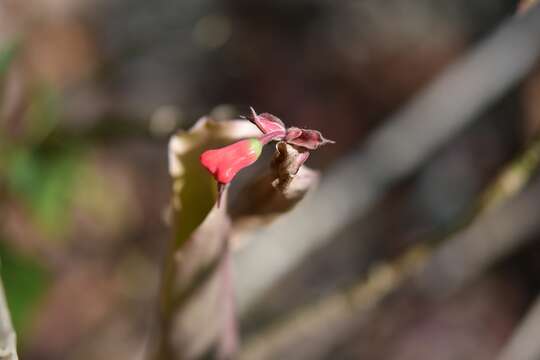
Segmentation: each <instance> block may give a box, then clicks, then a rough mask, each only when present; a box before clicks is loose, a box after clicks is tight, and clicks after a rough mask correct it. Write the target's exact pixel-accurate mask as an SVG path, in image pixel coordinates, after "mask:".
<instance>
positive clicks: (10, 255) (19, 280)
mask: <svg viewBox="0 0 540 360" xmlns="http://www.w3.org/2000/svg"><path fill="white" fill-rule="evenodd" d="M0 260H1V270H0V273H1V274H2V280H3V282H4V286H5V290H6V296H7V301H8V304H9V308H10V311H11V316H12V319H13V326H14V327H15V330H16V332H17V334H18V335H19V337H24V333H25V329H26V328H27V326H28V325H29V322H30V320H31V318H32V315H33V312H34V310H36V306H37V305H38V304H39V301H40V300H41V298H42V295H43V293H44V292H45V290H46V289H47V287H48V283H49V279H48V275H47V273H46V272H45V270H44V269H43V268H42V267H41V266H39V264H38V262H36V261H35V260H33V259H30V258H27V257H23V256H21V255H19V254H17V253H15V252H13V251H12V250H10V249H8V248H7V246H5V245H4V244H2V245H1V246H0Z"/></svg>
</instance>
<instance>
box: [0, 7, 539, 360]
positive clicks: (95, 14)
mask: <svg viewBox="0 0 540 360" xmlns="http://www.w3.org/2000/svg"><path fill="white" fill-rule="evenodd" d="M517 6H518V1H516V0H475V1H465V0H448V1H437V2H433V1H424V0H416V1H405V0H390V1H384V2H381V1H375V0H362V1H353V0H344V1H331V0H297V1H285V0H259V1H250V0H223V1H217V0H198V1H194V0H182V1H180V0H155V1H146V0H114V1H110V0H109V1H107V0H24V1H20V0H0V259H1V261H2V262H1V275H2V279H3V282H4V285H5V288H6V293H7V299H8V303H9V306H10V310H11V312H12V317H13V321H14V325H15V328H16V330H17V332H18V341H19V347H20V354H21V357H22V358H23V359H36V360H37V359H135V358H138V357H137V356H140V354H141V351H142V349H143V344H144V339H145V336H146V335H147V333H148V329H149V328H150V326H151V322H152V313H153V311H154V310H153V308H154V305H155V294H156V293H157V290H158V278H159V271H160V266H161V260H162V258H163V252H164V249H165V247H166V244H167V241H168V239H169V238H170V230H169V228H168V226H167V225H166V222H165V220H164V219H165V216H164V213H165V209H166V208H167V205H168V203H169V198H170V179H169V174H168V171H167V157H166V151H167V142H168V139H169V136H170V135H171V134H172V133H174V132H175V131H176V130H177V129H188V128H189V127H190V126H191V125H192V124H193V123H194V122H195V121H196V120H197V119H198V118H199V117H201V116H203V115H205V114H212V116H214V117H216V118H219V119H221V118H232V117H236V116H238V115H239V114H247V113H248V109H249V106H253V107H254V108H255V109H256V110H258V111H260V112H271V113H273V114H275V115H277V116H279V117H280V118H281V119H282V120H284V121H285V122H286V123H287V124H288V125H295V126H299V127H307V128H312V129H318V130H320V131H321V132H322V133H323V134H324V135H325V136H326V137H328V138H330V139H333V140H336V141H337V144H335V145H333V146H328V147H325V148H323V149H321V150H319V151H317V152H315V153H314V154H313V155H312V156H311V157H310V159H309V162H308V165H309V166H310V167H313V168H316V169H320V170H321V172H322V174H323V175H322V176H323V180H322V181H323V183H324V181H325V180H324V179H325V176H326V175H327V174H330V175H332V174H334V175H335V173H334V172H335V171H339V167H338V168H336V167H335V164H342V165H340V166H346V163H347V161H348V160H347V159H349V157H350V156H351V154H356V153H358V152H360V151H361V149H362V145H363V144H364V143H365V141H366V139H369V138H370V136H372V135H373V134H374V133H375V132H377V131H378V130H380V129H381V128H383V127H384V126H387V125H388V122H391V121H392V119H393V118H391V117H390V116H391V115H392V114H395V113H396V112H398V111H399V110H400V109H402V108H403V107H404V106H406V104H408V103H409V102H410V101H411V100H412V99H414V98H415V96H417V95H418V94H419V93H420V92H421V90H422V89H425V88H426V86H429V84H431V83H432V82H433V81H434V79H436V78H437V77H438V76H439V75H440V74H442V73H443V72H444V71H445V70H447V69H448V66H449V65H450V64H453V63H454V62H455V61H457V60H458V59H461V58H462V57H463V56H466V55H467V54H468V52H469V51H471V49H474V48H475V47H476V46H477V45H478V44H480V43H482V41H484V40H485V39H488V38H489V37H490V36H492V34H493V33H494V31H495V30H496V29H497V28H498V27H499V26H501V24H503V23H505V22H507V21H509V20H510V19H511V18H512V17H513V16H514V14H515V11H516V8H517ZM518 61H519V60H518ZM485 66H489V64H485ZM529 67H530V69H528V71H527V75H526V76H525V77H524V78H521V79H520V80H519V81H517V82H516V83H512V84H510V85H508V86H506V87H505V89H504V91H502V92H501V94H498V95H497V96H493V98H492V99H491V100H490V102H489V106H488V107H487V108H485V109H482V111H479V112H477V113H476V114H474V116H473V117H472V118H471V119H470V120H469V121H468V122H467V123H466V124H465V125H464V126H463V127H461V128H460V129H459V131H457V132H455V133H453V134H452V136H449V140H448V141H446V140H445V141H441V142H440V144H438V145H439V146H437V147H436V149H435V150H434V151H432V152H431V153H429V154H425V156H424V157H425V160H424V161H422V163H421V164H419V166H417V167H416V168H414V169H411V171H410V172H408V173H407V174H406V176H402V177H400V178H399V179H395V180H396V181H393V182H392V184H391V186H388V187H387V188H385V190H387V191H385V192H384V194H382V195H381V196H380V198H378V199H377V201H374V202H373V203H372V204H371V205H370V207H369V209H367V211H365V212H362V213H358V214H355V213H352V214H349V217H348V218H347V219H346V221H345V222H344V223H343V224H338V225H339V226H337V231H332V234H331V235H329V236H327V239H325V241H324V243H317V246H312V247H309V246H308V248H307V249H306V251H304V253H303V255H304V256H303V257H301V258H300V259H299V260H298V261H296V262H295V263H294V264H292V265H291V264H289V266H288V267H287V269H286V271H285V270H284V272H283V273H284V275H282V276H279V278H277V279H273V280H272V281H269V282H264V281H262V280H261V281H262V282H264V284H265V288H264V289H263V290H261V292H260V293H259V294H258V296H256V297H253V298H254V299H255V300H253V301H251V302H250V304H249V307H246V308H242V309H241V314H242V321H241V328H242V334H243V337H244V339H245V342H244V344H245V349H246V350H245V351H246V353H245V355H244V356H245V358H251V359H262V358H268V359H302V358H306V359H319V358H320V359H357V358H358V359H477V360H481V359H495V358H496V356H497V354H498V353H499V352H500V351H501V349H503V347H504V346H505V344H507V342H508V341H509V339H511V338H512V335H513V334H515V330H516V329H517V328H519V324H520V322H521V321H522V319H524V318H525V317H526V314H527V313H528V310H529V309H530V307H531V304H533V302H534V300H535V296H536V295H537V294H538V290H539V286H540V267H539V264H540V245H539V244H538V241H537V239H538V237H539V235H540V229H537V228H536V227H534V226H532V225H534V224H535V221H534V219H532V220H530V221H529V222H527V223H526V224H525V225H523V226H524V227H526V229H527V231H525V230H522V229H521V228H520V229H515V233H516V234H519V236H518V235H516V236H515V237H512V236H510V237H509V238H512V240H511V241H509V244H510V245H508V246H506V247H504V248H503V250H501V251H497V252H496V254H491V253H490V252H489V251H486V253H488V255H486V256H489V259H488V260H485V259H484V258H481V259H482V261H484V260H485V262H483V263H482V264H484V265H485V266H483V265H482V266H480V265H479V267H480V268H481V269H479V270H477V271H475V276H474V278H473V277H472V276H471V281H463V286H461V285H460V286H456V289H455V291H452V293H451V294H449V295H447V296H446V295H445V296H443V297H442V298H441V297H430V296H427V297H421V298H419V297H418V295H417V294H413V295H410V294H409V293H408V291H407V286H404V287H401V288H400V289H401V290H399V291H394V288H397V287H399V286H401V284H398V283H399V282H400V281H399V279H401V275H400V274H401V271H402V270H403V271H405V272H408V271H409V270H410V269H409V268H411V267H414V265H410V264H411V263H413V264H415V263H417V262H423V261H427V262H428V264H430V263H429V259H430V258H431V257H432V256H433V257H434V258H435V259H439V257H437V256H438V251H439V247H442V248H443V249H444V246H445V244H446V243H447V242H449V241H452V239H453V237H454V235H455V234H456V232H459V231H461V230H462V229H463V228H464V227H465V226H466V225H468V224H471V223H473V224H474V221H475V219H477V218H482V217H483V216H484V207H483V206H482V204H484V203H483V202H482V201H485V202H488V203H489V202H490V201H491V198H490V196H492V197H497V196H499V195H498V194H499V193H497V192H496V190H497V187H495V190H493V189H494V188H493V184H495V185H497V184H498V183H497V179H498V174H500V173H501V171H504V169H507V167H508V165H509V164H514V167H513V168H512V169H513V170H515V169H516V168H517V169H518V170H516V171H517V172H518V174H519V176H521V177H518V179H517V180H516V181H517V183H518V185H517V186H510V189H515V192H514V193H517V192H518V190H521V189H522V188H523V187H524V186H525V185H526V184H525V183H527V182H528V180H529V179H530V180H531V183H534V181H535V175H536V170H537V166H536V165H537V164H536V163H537V159H538V157H539V155H538V153H539V150H538V144H537V143H536V142H535V141H536V140H535V135H536V134H537V131H538V130H539V127H540V108H539V107H538V104H540V67H538V66H529ZM470 81H471V82H475V81H478V79H475V78H474V77H471V79H470ZM449 101H451V99H449ZM460 106H461V104H460V103H456V104H455V107H456V108H459V107H460ZM421 120H422V121H424V122H425V123H426V124H428V123H434V122H437V118H425V119H421ZM398 130H399V128H398ZM416 130H417V132H418V133H417V134H416V135H417V136H418V137H419V138H424V137H429V136H431V134H430V133H428V132H425V133H424V132H423V128H422V127H420V128H418V129H416ZM397 136H398V137H399V136H400V135H399V134H398V135H397ZM523 156H525V158H524V157H523ZM516 159H517V161H518V162H517V165H516ZM524 159H525V160H524ZM523 164H525V165H523ZM521 165H523V166H521ZM371 166H372V167H373V168H377V166H378V164H377V163H372V164H371ZM511 174H514V175H515V172H513V173H511ZM511 179H514V180H515V177H513V178H511ZM524 179H525V180H524ZM325 184H326V185H325V186H326V188H328V187H331V183H325ZM512 184H515V182H514V183H512ZM489 189H491V190H493V191H495V195H493V194H494V193H493V191H492V192H488V193H486V191H487V190H489ZM345 190H346V191H348V194H349V196H350V197H351V198H353V199H354V198H355V197H359V196H360V194H358V193H357V192H356V189H355V188H354V187H351V188H349V189H345ZM524 191H527V190H524ZM514 193H511V194H510V195H509V196H508V197H509V198H510V200H509V201H512V200H513V199H512V198H513V197H514ZM536 193H538V191H537V192H536ZM486 194H487V195H486ZM490 194H491V195H490ZM537 195H538V194H537ZM486 199H487V200H486ZM525 199H534V198H531V197H530V196H528V197H525ZM536 200H537V201H538V202H540V198H536ZM352 201H354V200H352ZM530 210H531V208H530V204H529V202H526V201H524V203H523V204H522V203H520V202H518V203H517V205H515V206H514V207H513V208H512V214H514V215H515V216H519V215H520V214H523V215H529V216H530V215H531V214H532V215H534V213H531V212H530ZM536 210H538V208H536ZM327 211H328V212H332V208H329V209H327ZM487 216H489V214H488V215H487ZM501 216H502V215H501ZM531 224H532V225H531ZM319 226H324V225H323V224H320V225H319ZM516 226H518V225H516ZM335 227H336V226H334V228H335ZM531 229H532V230H531ZM484 235H485V236H482V239H483V240H484V242H482V243H481V244H480V245H478V246H480V247H482V246H483V247H488V248H489V246H490V245H489V241H488V240H489V237H490V236H493V234H492V233H489V232H488V233H487V234H484ZM447 239H448V240H447ZM306 241H307V243H309V239H307V240H306ZM486 241H487V242H486ZM465 243H466V244H472V245H471V246H473V247H474V244H476V243H475V242H474V241H468V242H465ZM514 243H515V246H514ZM460 244H461V243H460ZM249 247H250V245H249V244H248V245H247V246H246V250H245V251H247V252H248V253H249ZM451 249H453V250H454V251H458V253H459V251H462V250H464V249H465V252H467V247H466V246H462V247H459V246H458V247H453V248H451ZM456 249H457V250H456ZM450 252H451V251H450ZM447 253H448V252H446V253H445V254H447ZM404 254H405V255H404ZM411 254H412V255H411ZM433 254H435V255H433ZM482 254H483V253H482ZM454 255H455V254H454ZM404 256H405V258H404ZM410 258H412V259H413V260H410ZM443 258H444V259H447V258H451V259H455V258H452V257H451V256H447V257H443ZM417 259H422V260H417ZM425 259H428V260H425ZM458 259H459V257H458ZM468 265H470V264H467V263H465V264H458V265H456V267H459V268H460V267H461V266H463V267H464V268H466V267H467V266H468ZM275 266H277V267H278V266H280V263H276V265H275ZM433 266H436V265H433ZM465 272H466V271H465ZM434 273H436V271H435V272H434ZM240 276H241V274H240ZM441 279H444V277H442V278H441ZM441 279H438V278H436V280H433V279H432V282H431V283H437V284H439V285H440V286H442V287H444V281H442V280H441ZM467 280H469V279H468V278H467ZM240 283H241V280H240ZM431 283H430V284H431ZM441 284H442V285H441ZM460 284H461V283H460ZM398 285H399V286H398ZM381 286H382V288H381ZM426 286H428V287H429V286H431V285H426ZM355 289H356V290H358V291H364V292H367V294H368V295H366V296H367V298H368V299H369V300H366V301H368V302H369V304H371V305H372V304H373V302H377V303H378V302H379V301H382V302H381V303H380V304H378V305H377V309H378V310H377V311H372V307H369V309H370V310H369V311H368V310H366V307H365V306H363V305H362V306H359V305H358V304H356V302H357V300H355V299H358V297H355V295H354V294H357V292H358V291H356V290H355ZM430 289H431V288H430ZM431 290H433V289H431ZM238 291H239V292H242V288H241V287H240V288H239V289H238ZM355 291H356V292H355ZM340 294H341V295H340ZM347 294H348V295H347ZM351 294H352V295H351ZM362 294H364V293H362ZM388 294H390V295H391V296H390V297H386V295H388ZM336 296H344V297H345V298H347V297H348V296H350V297H351V298H350V299H349V300H350V302H351V304H352V305H351V307H350V308H347V310H343V306H342V305H336V301H338V303H339V301H341V300H343V299H342V298H339V299H341V300H339V299H338V298H336ZM362 296H364V295H362ZM362 296H360V298H362V299H364V297H362ZM383 297H384V299H383ZM362 301H363V300H362ZM345 302H346V301H345ZM357 305H358V306H357ZM371 305H370V306H371ZM246 306H247V305H246ZM347 306H348V305H347ZM332 309H337V310H335V311H337V312H338V313H339V314H343V315H340V316H338V317H337V318H336V317H333V318H332V321H333V322H330V323H331V324H339V326H336V327H329V325H328V324H329V323H328V322H327V321H326V320H325V319H326V318H325V317H324V316H323V315H324V314H329V313H330V314H335V312H333V310H332ZM351 309H352V310H351ZM359 312H361V313H362V316H360V315H358V313H359ZM366 313H369V316H366ZM298 314H301V315H298ZM357 315H358V316H357ZM302 317H303V319H304V320H298V319H299V318H302ZM291 319H293V320H291ZM305 328H307V329H308V330H309V331H308V332H305V331H304V330H303V329H305ZM269 329H270V330H269ZM272 329H273V330H272ZM276 329H277V330H276ZM276 334H277V335H276ZM279 334H283V335H282V336H281V337H280V335H279ZM283 337H285V338H286V339H287V341H280V340H279V339H282V338H283ZM276 339H277V340H276ZM320 339H324V341H318V340H320ZM316 340H317V341H316ZM250 349H251V350H250ZM250 351H253V352H252V353H251V352H250ZM249 354H253V355H249ZM254 354H257V355H254Z"/></svg>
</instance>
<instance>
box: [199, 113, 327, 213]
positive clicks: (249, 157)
mask: <svg viewBox="0 0 540 360" xmlns="http://www.w3.org/2000/svg"><path fill="white" fill-rule="evenodd" d="M247 119H248V120H250V121H251V122H253V123H254V124H255V125H256V126H257V127H258V128H259V129H260V130H261V132H262V133H263V134H262V135H261V136H260V137H259V138H252V139H245V140H240V141H238V142H236V143H234V144H231V145H228V146H225V147H222V148H219V149H213V150H207V151H205V152H203V153H202V154H201V157H200V161H201V164H202V165H203V166H204V167H205V168H206V169H207V170H208V171H209V172H210V173H211V174H212V176H214V178H215V179H216V181H217V182H218V191H219V196H218V206H219V200H220V198H221V193H222V191H223V188H224V187H225V186H226V185H227V184H229V183H230V182H231V181H232V179H233V178H234V177H235V176H236V174H237V173H238V172H239V171H240V170H242V169H243V168H245V167H247V166H249V165H251V164H253V163H254V162H255V161H256V160H257V159H258V158H259V156H260V155H261V152H262V147H263V146H264V145H266V144H267V143H269V142H270V141H283V142H286V143H288V144H291V145H293V146H294V147H296V148H297V149H298V150H299V151H300V153H301V154H302V155H301V156H300V157H299V159H298V161H300V164H299V166H301V165H302V164H303V163H304V162H305V161H306V160H307V158H308V156H309V151H310V150H315V149H317V148H318V147H319V146H322V145H325V144H333V143H334V142H333V141H331V140H328V139H325V138H324V137H323V136H322V134H321V133H320V132H319V131H317V130H308V129H300V128H297V127H290V128H287V127H286V126H285V124H284V123H283V121H281V120H280V119H279V118H278V117H276V116H274V115H272V114H268V113H263V114H257V113H256V112H255V110H253V108H251V115H250V116H249V117H247Z"/></svg>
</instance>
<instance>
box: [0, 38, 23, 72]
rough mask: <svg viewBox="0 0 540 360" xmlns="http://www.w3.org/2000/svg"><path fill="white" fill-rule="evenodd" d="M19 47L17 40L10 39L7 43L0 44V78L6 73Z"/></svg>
mask: <svg viewBox="0 0 540 360" xmlns="http://www.w3.org/2000/svg"><path fill="white" fill-rule="evenodd" d="M18 49H19V42H17V41H12V42H10V43H8V44H4V45H1V46H0V80H1V79H2V77H4V75H5V74H6V72H7V70H8V69H9V66H10V65H11V62H12V61H13V59H14V58H15V56H16V55H17V51H18Z"/></svg>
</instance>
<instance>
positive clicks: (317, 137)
mask: <svg viewBox="0 0 540 360" xmlns="http://www.w3.org/2000/svg"><path fill="white" fill-rule="evenodd" d="M285 141H286V142H287V143H289V144H291V145H296V146H300V147H303V148H306V149H308V150H316V149H317V148H319V147H320V146H323V145H326V144H334V143H335V141H332V140H328V139H325V138H324V136H323V135H322V134H321V132H320V131H317V130H309V129H300V128H297V127H291V128H289V129H288V130H287V134H286V135H285Z"/></svg>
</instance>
